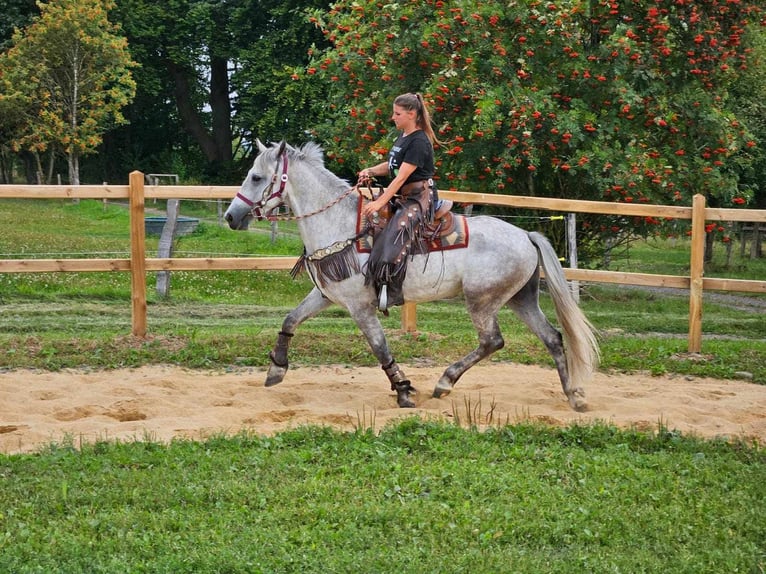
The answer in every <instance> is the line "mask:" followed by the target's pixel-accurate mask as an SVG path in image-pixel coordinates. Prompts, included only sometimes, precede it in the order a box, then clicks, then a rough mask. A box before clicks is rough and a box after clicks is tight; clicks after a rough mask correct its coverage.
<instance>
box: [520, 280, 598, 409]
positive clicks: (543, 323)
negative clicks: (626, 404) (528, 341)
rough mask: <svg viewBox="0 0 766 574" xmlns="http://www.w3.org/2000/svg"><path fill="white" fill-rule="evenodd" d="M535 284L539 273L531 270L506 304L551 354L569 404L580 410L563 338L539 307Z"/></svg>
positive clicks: (579, 396) (581, 394)
mask: <svg viewBox="0 0 766 574" xmlns="http://www.w3.org/2000/svg"><path fill="white" fill-rule="evenodd" d="M539 285H540V277H539V274H537V273H535V274H534V275H533V276H532V278H531V279H530V280H529V281H528V282H527V284H526V285H525V286H524V287H523V288H522V289H521V290H520V291H519V292H518V293H516V295H514V296H513V297H512V298H511V300H510V301H509V302H508V306H509V307H510V308H511V309H513V311H514V312H515V313H516V315H518V317H519V319H521V320H522V321H523V322H524V324H525V325H526V326H527V327H529V328H530V330H531V331H532V332H533V333H534V334H535V335H537V337H538V338H539V339H540V340H541V341H542V342H543V344H544V345H545V347H546V348H547V349H548V352H549V353H550V354H551V356H552V357H553V361H554V363H555V364H556V370H557V371H558V374H559V379H560V380H561V387H562V389H563V390H564V394H565V395H566V396H567V399H568V400H569V404H570V406H571V407H572V408H573V409H575V410H577V411H584V410H586V409H587V406H588V404H587V401H586V400H585V391H584V390H583V389H581V388H575V389H573V388H571V384H570V377H569V367H568V363H567V357H566V352H565V350H564V341H563V338H562V335H561V332H560V331H559V330H558V329H556V328H555V327H554V326H553V325H552V324H551V323H550V321H548V318H547V317H546V316H545V314H544V313H543V312H542V310H541V309H540V304H539V297H538V296H539Z"/></svg>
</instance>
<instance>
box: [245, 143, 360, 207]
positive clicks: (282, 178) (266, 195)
mask: <svg viewBox="0 0 766 574" xmlns="http://www.w3.org/2000/svg"><path fill="white" fill-rule="evenodd" d="M279 159H280V158H279V157H278V158H277V166H276V168H275V169H274V174H273V175H272V176H271V182H269V185H268V186H266V188H265V189H264V190H263V195H261V199H260V200H259V201H251V200H250V199H248V198H247V197H245V196H244V195H242V193H241V192H237V195H236V196H235V197H236V198H238V199H240V200H241V201H243V202H244V203H245V204H246V205H247V206H248V207H250V215H251V216H253V217H254V218H255V219H258V220H261V219H266V218H267V217H268V219H269V220H270V221H298V220H300V219H305V218H307V217H311V216H312V215H317V214H319V213H322V212H324V211H327V210H328V209H330V208H331V207H332V206H333V205H336V204H338V203H340V202H341V201H343V200H344V199H345V198H347V197H348V196H349V195H351V194H352V193H354V192H355V191H357V189H358V186H357V185H354V186H352V187H349V188H348V189H347V190H346V191H345V192H344V193H342V194H341V195H339V196H338V197H336V198H335V199H334V200H332V201H331V202H330V203H328V204H327V205H325V206H324V207H321V208H319V209H317V210H316V211H312V212H311V213H304V214H303V215H282V216H265V215H264V213H263V207H264V206H265V205H266V204H267V203H268V202H269V201H271V200H272V199H279V201H280V202H279V205H277V207H279V206H281V205H284V202H283V201H282V195H283V194H284V192H285V185H286V184H287V180H288V177H287V154H286V153H283V154H282V155H281V159H282V175H279V163H280V162H279ZM277 181H279V189H277V191H274V192H272V190H273V189H274V185H275V184H276V183H277Z"/></svg>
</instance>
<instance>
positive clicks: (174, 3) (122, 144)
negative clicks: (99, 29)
mask: <svg viewBox="0 0 766 574" xmlns="http://www.w3.org/2000/svg"><path fill="white" fill-rule="evenodd" d="M326 5H327V2H326V1H320V0H313V1H312V2H305V1H303V2H299V1H290V2H284V1H280V2H277V1H274V0H247V1H244V2H217V1H213V0H171V1H170V2H164V3H158V2H154V1H150V0H124V1H122V2H120V4H119V7H118V10H117V18H118V19H119V21H120V22H122V23H123V26H124V28H125V31H126V33H127V36H128V39H129V43H130V49H131V53H132V54H133V56H134V57H135V59H136V60H137V61H138V62H140V63H141V66H142V70H141V71H140V72H139V74H140V75H139V76H138V79H139V82H138V96H137V98H136V102H135V104H134V106H133V107H132V108H131V109H130V110H129V111H128V113H129V114H130V115H131V116H133V117H135V118H137V119H139V118H140V119H143V118H148V119H150V121H134V122H133V123H132V124H131V125H130V126H126V127H125V128H123V129H121V130H119V131H118V132H116V133H115V134H113V136H112V142H110V143H111V145H112V146H113V147H117V148H121V149H122V151H123V153H124V154H125V156H124V157H111V158H108V161H109V164H108V165H106V166H104V169H106V170H108V171H109V172H110V173H111V174H113V175H112V179H114V178H115V177H118V178H119V177H124V174H125V173H127V172H128V171H129V170H131V169H135V168H137V167H139V168H140V169H142V170H143V171H145V172H160V173H167V172H169V171H170V172H173V173H178V174H179V175H180V176H181V177H182V180H183V181H185V182H188V181H189V180H191V179H195V178H196V179H204V181H205V182H208V183H210V182H213V183H215V182H220V183H227V184H230V183H232V182H233V181H235V180H236V179H238V178H239V177H240V172H241V171H242V166H241V163H242V160H244V159H249V160H250V161H252V154H253V153H254V151H253V149H254V146H253V142H254V139H255V137H260V138H262V139H263V140H264V141H268V140H270V139H276V140H278V139H281V138H283V137H284V138H288V139H290V140H293V141H295V140H300V139H302V138H303V134H304V132H305V130H306V129H307V126H310V125H313V123H314V119H313V117H307V111H308V110H310V106H308V105H306V102H307V101H312V100H314V99H322V94H321V92H318V91H317V89H316V88H312V89H311V90H304V89H303V88H304V86H300V85H297V84H296V83H295V82H293V81H292V79H291V77H290V73H291V72H290V68H291V67H292V66H296V65H303V64H305V63H306V62H307V61H308V55H307V50H308V47H309V46H310V45H311V44H312V43H314V42H321V41H322V38H321V35H320V34H319V33H318V32H317V31H316V30H315V29H314V27H313V26H311V25H310V24H309V23H308V21H307V20H306V18H305V17H304V16H303V11H304V9H305V8H308V7H312V8H319V7H323V6H326ZM128 161H132V162H133V163H132V165H127V166H126V167H120V166H124V165H125V164H126V163H127V162H128Z"/></svg>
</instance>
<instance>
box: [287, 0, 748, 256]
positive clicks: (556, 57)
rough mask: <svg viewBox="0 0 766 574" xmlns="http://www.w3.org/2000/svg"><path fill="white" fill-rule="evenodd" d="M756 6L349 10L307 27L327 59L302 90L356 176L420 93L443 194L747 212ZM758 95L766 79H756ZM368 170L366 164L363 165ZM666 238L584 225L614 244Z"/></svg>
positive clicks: (358, 6)
mask: <svg viewBox="0 0 766 574" xmlns="http://www.w3.org/2000/svg"><path fill="white" fill-rule="evenodd" d="M758 6H759V3H757V2H753V1H751V0H733V1H728V2H723V1H721V0H704V1H701V2H690V1H687V0H678V1H676V2H672V3H671V2H661V1H656V0H631V1H628V2H616V1H613V0H562V1H554V2H537V1H534V2H519V3H511V4H509V5H502V6H501V5H500V4H497V3H488V2H481V1H478V0H472V1H469V2H461V3H460V4H458V5H450V4H449V3H447V2H442V1H441V0H429V1H426V2H419V1H415V0H407V1H404V2H398V3H391V4H385V5H381V4H380V3H378V2H376V1H372V0H361V1H356V0H355V1H351V0H347V1H346V0H343V1H341V2H338V3H336V4H335V5H334V6H333V8H332V9H331V10H329V11H327V12H319V11H317V12H315V13H314V21H315V22H316V23H317V25H318V26H320V27H321V29H322V30H323V32H324V34H325V36H326V38H327V39H328V40H329V41H330V42H331V43H332V47H331V48H330V49H327V50H324V51H319V52H317V53H316V54H315V57H314V60H313V61H312V63H311V65H310V67H309V68H308V69H307V70H305V71H303V72H302V75H301V77H302V78H306V81H309V82H313V81H315V80H314V77H321V78H322V79H323V80H325V81H326V82H328V83H329V84H330V90H331V92H330V95H331V97H330V101H331V102H332V103H333V104H332V105H331V110H330V111H331V113H330V114H329V116H328V118H327V121H326V122H325V123H324V124H323V125H322V126H321V127H320V128H319V129H318V130H317V136H318V137H319V139H321V140H322V141H325V142H327V144H328V147H329V152H330V153H329V154H328V155H329V157H331V158H333V159H334V160H335V162H336V166H337V167H338V169H341V168H342V166H341V164H345V163H348V164H350V165H349V166H348V167H347V168H345V169H348V170H349V171H351V172H355V170H356V167H355V166H362V165H368V164H369V163H370V162H371V161H376V160H379V159H380V158H382V157H383V154H384V153H385V152H386V150H387V149H388V147H389V145H390V141H391V139H390V135H389V132H390V129H389V127H388V125H387V124H388V122H387V120H388V117H389V115H390V112H389V106H390V105H391V102H392V100H393V98H394V97H395V95H397V94H398V93H401V92H404V91H419V92H422V93H423V94H424V95H425V97H426V99H427V101H428V102H429V104H430V106H431V109H432V111H433V115H434V120H435V123H436V125H437V126H438V128H439V130H438V131H439V136H440V138H441V139H443V140H444V141H445V142H446V143H445V145H444V146H442V148H441V149H440V153H439V156H440V161H439V162H438V163H439V165H438V169H437V171H438V172H439V173H438V176H439V179H440V181H441V185H442V187H449V188H459V189H461V190H476V191H483V192H487V191H489V192H492V191H494V190H497V191H498V192H506V193H507V192H517V193H520V194H524V195H545V196H555V197H570V198H578V199H592V200H606V201H624V202H653V203H678V204H682V205H689V204H690V201H691V196H692V195H693V194H695V193H702V194H705V195H706V196H707V197H708V204H709V205H712V206H733V205H738V204H746V203H747V202H748V201H750V199H751V195H752V192H751V191H750V190H748V189H747V188H742V187H740V186H739V185H738V177H739V175H740V174H741V172H742V169H744V168H745V167H746V166H747V165H748V164H749V163H750V162H751V160H752V158H751V155H750V151H749V150H751V149H752V147H753V146H755V145H756V142H755V141H754V139H753V136H752V135H751V132H750V131H749V129H748V127H747V126H746V125H744V123H743V119H742V118H740V117H739V116H738V114H737V110H736V109H735V108H734V107H733V102H732V101H731V99H730V98H729V91H730V90H731V88H732V86H734V85H735V84H736V82H737V81H738V80H739V78H740V76H741V75H742V74H743V73H745V72H746V71H747V70H748V69H750V67H751V65H752V64H753V63H754V62H753V61H752V58H751V47H750V43H749V42H748V41H747V40H748V39H749V38H751V36H750V35H748V34H747V31H748V29H750V30H751V31H752V34H754V35H755V34H758V33H759V31H758V29H757V28H758V25H759V22H758V19H759V18H761V17H762V12H761V10H760V8H759V7H758ZM759 80H760V82H761V85H763V78H762V77H761V78H760V79H759ZM370 156H372V157H370ZM661 223H662V222H661V221H659V220H657V219H654V218H646V219H643V218H634V220H632V221H630V222H629V223H628V224H627V225H620V224H605V223H603V220H602V219H601V218H599V217H589V218H586V219H585V221H584V222H583V224H582V230H581V231H582V237H583V238H584V241H585V243H586V244H587V240H586V239H585V238H587V237H588V236H592V237H597V238H598V240H599V244H600V245H603V243H601V242H602V241H603V240H604V239H608V240H610V241H612V242H614V241H618V240H621V239H624V238H626V237H627V236H628V235H629V234H630V233H634V232H635V231H636V230H637V229H638V230H639V231H641V230H642V229H643V231H644V233H648V232H649V231H650V230H654V229H656V228H657V226H658V225H660V224H661Z"/></svg>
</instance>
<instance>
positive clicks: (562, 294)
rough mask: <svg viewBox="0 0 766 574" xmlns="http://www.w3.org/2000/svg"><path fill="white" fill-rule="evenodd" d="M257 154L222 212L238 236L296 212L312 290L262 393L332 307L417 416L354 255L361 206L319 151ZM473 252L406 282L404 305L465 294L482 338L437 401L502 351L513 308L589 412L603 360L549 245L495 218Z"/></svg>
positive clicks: (421, 263)
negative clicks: (504, 310)
mask: <svg viewBox="0 0 766 574" xmlns="http://www.w3.org/2000/svg"><path fill="white" fill-rule="evenodd" d="M258 147H259V150H260V153H259V155H258V157H257V158H256V159H255V162H254V163H253V167H252V168H251V169H250V171H249V172H248V174H247V177H246V178H245V180H244V182H243V183H242V187H241V188H240V190H239V193H237V195H236V197H235V198H234V199H233V200H232V202H231V205H229V208H228V209H227V210H226V214H225V218H226V221H227V222H228V223H229V226H230V227H231V228H232V229H246V228H247V226H248V225H249V223H250V221H251V220H252V219H253V218H263V217H267V216H268V215H269V214H271V213H272V212H273V211H274V210H275V209H277V208H278V207H279V206H281V205H283V204H286V205H288V206H289V207H290V209H291V210H292V212H293V214H294V219H296V220H297V223H298V228H299V231H300V235H301V239H302V240H303V244H304V246H305V255H304V257H303V259H302V264H303V265H304V266H305V268H306V270H307V271H308V272H309V273H310V274H311V277H312V280H313V281H314V288H313V289H312V290H311V292H310V293H309V294H308V295H307V296H306V298H305V299H304V300H303V301H302V302H301V303H300V304H299V305H298V306H297V307H296V308H295V309H293V310H292V311H290V313H288V315H287V316H286V317H285V319H284V322H283V323H282V331H281V332H280V333H279V335H278V338H277V342H276V345H275V347H274V349H273V351H272V352H271V353H270V357H271V367H270V368H269V371H268V374H267V376H266V385H267V386H271V385H275V384H277V383H280V382H281V381H282V379H283V378H284V376H285V374H286V373H287V367H288V361H287V351H288V346H289V342H290V338H291V337H292V336H293V334H294V333H295V330H296V329H297V328H298V326H299V325H300V324H301V323H303V322H304V321H305V320H306V319H309V318H311V317H313V316H315V315H316V314H317V313H319V312H320V311H322V310H324V309H326V308H327V307H329V306H330V305H332V304H333V303H337V304H338V305H341V306H343V307H345V308H346V309H347V310H348V312H349V313H350V314H351V317H352V318H353V320H354V321H355V322H356V324H357V325H358V326H359V328H360V329H361V330H362V332H363V333H364V335H365V337H367V341H368V343H369V345H370V347H371V349H372V352H373V353H374V354H375V356H376V357H377V359H378V361H379V362H380V364H381V366H382V368H383V370H384V371H385V373H386V375H387V376H388V379H389V381H390V382H391V389H392V390H395V391H396V393H397V403H398V405H399V406H400V407H414V406H415V403H414V402H413V400H412V398H411V394H412V393H414V392H415V391H414V389H413V387H412V385H411V384H410V381H409V380H408V379H407V378H406V377H405V375H404V372H403V371H402V370H401V368H400V367H399V366H398V365H397V363H396V361H395V360H394V358H393V357H392V356H391V352H390V351H389V348H388V344H387V342H386V337H385V334H384V332H383V327H382V326H381V324H380V321H379V319H378V315H377V300H376V297H375V290H374V288H373V287H372V286H371V285H369V286H365V284H364V275H363V269H364V265H365V263H366V261H367V257H368V255H367V254H366V253H358V252H357V249H356V248H355V245H354V239H355V238H356V237H357V213H358V205H359V197H358V194H357V193H356V189H355V188H353V187H351V186H350V185H349V184H348V182H346V181H344V180H342V179H340V178H339V177H337V176H336V175H334V174H333V173H332V172H330V171H329V170H328V169H327V168H325V166H324V160H323V155H322V150H321V148H320V147H319V146H318V145H317V144H314V143H308V144H306V145H304V146H303V147H302V148H300V149H296V148H293V147H291V146H289V145H287V144H286V143H285V142H282V143H280V144H273V145H271V146H270V147H266V146H264V145H263V144H262V143H261V142H258ZM468 231H469V234H468V235H469V244H468V247H466V248H462V249H454V250H449V251H443V252H436V253H431V254H429V255H416V256H415V257H414V259H413V260H412V261H411V262H410V264H409V267H408V271H407V276H406V279H405V281H404V288H403V289H404V299H405V300H406V301H409V302H415V303H421V302H426V301H435V300H439V299H446V298H451V297H457V296H459V295H461V294H462V295H463V297H464V298H465V304H466V307H467V309H468V312H469V314H470V316H471V320H472V321H473V324H474V327H475V328H476V331H477V333H478V336H479V345H478V347H476V349H474V350H473V351H471V352H470V353H468V354H467V355H466V356H465V357H463V358H462V359H460V360H458V361H456V362H455V363H453V364H451V365H450V366H449V367H447V369H446V370H445V371H444V374H443V375H442V376H441V378H440V379H439V381H438V382H437V383H436V387H435V388H434V392H433V396H435V397H437V398H438V397H441V396H442V395H445V394H447V393H449V392H450V391H451V390H452V387H453V386H454V385H455V383H456V382H457V381H458V379H459V378H460V377H461V376H462V375H463V373H465V372H466V371H467V370H468V369H469V368H471V367H472V366H473V365H475V364H476V363H477V362H479V361H480V360H481V359H483V358H485V357H488V356H489V355H491V354H492V353H493V352H495V351H497V350H498V349H500V348H502V347H503V344H504V342H503V337H502V335H501V333H500V328H499V326H498V322H497V314H498V311H499V310H500V308H501V307H502V306H503V305H508V306H509V307H510V308H511V309H513V311H514V312H515V313H516V314H517V315H518V317H519V318H520V319H521V320H522V321H523V322H524V323H525V324H526V325H527V326H528V327H529V328H530V329H531V330H532V332H533V333H535V335H537V336H538V337H539V338H540V340H541V341H542V342H543V343H544V344H545V346H546V347H547V349H548V351H549V352H550V354H551V355H552V357H553V360H554V361H555V363H556V369H557V370H558V374H559V378H560V379H561V386H562V387H563V389H564V394H565V395H566V396H567V399H568V400H569V404H570V406H571V407H572V408H573V409H575V410H585V409H586V407H587V404H586V400H585V392H584V390H583V387H582V385H583V384H584V383H585V382H586V381H587V380H588V379H589V378H590V376H591V375H592V372H593V369H594V368H595V365H596V363H597V360H598V357H599V350H598V344H597V342H596V339H595V336H594V333H593V328H592V326H591V325H590V323H589V322H588V320H587V319H586V318H585V316H584V315H583V313H582V311H581V310H580V309H579V307H578V306H577V303H576V302H575V300H574V298H573V297H572V295H571V293H570V292H569V288H568V286H567V283H566V280H565V278H564V273H563V270H562V268H561V264H560V263H559V260H558V257H557V256H556V253H555V252H554V250H553V248H552V247H551V245H550V243H549V242H548V240H547V239H546V238H545V237H543V236H542V235H541V234H539V233H536V232H531V233H530V232H526V231H524V230H522V229H519V228H518V227H515V226H513V225H510V224H509V223H506V222H504V221H501V220H499V219H495V218H492V217H483V216H480V217H471V218H469V219H468ZM540 266H542V268H543V270H544V271H545V278H546V282H547V286H548V291H549V293H550V295H551V297H552V299H553V302H554V305H555V309H556V316H557V318H558V322H559V324H560V326H561V329H562V331H563V337H562V334H561V333H560V332H559V331H558V330H556V328H555V327H553V325H551V323H550V322H549V321H548V319H547V318H546V317H545V315H544V314H543V312H542V311H541V310H540V307H539V304H538V295H539V285H540V271H539V268H540Z"/></svg>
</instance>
